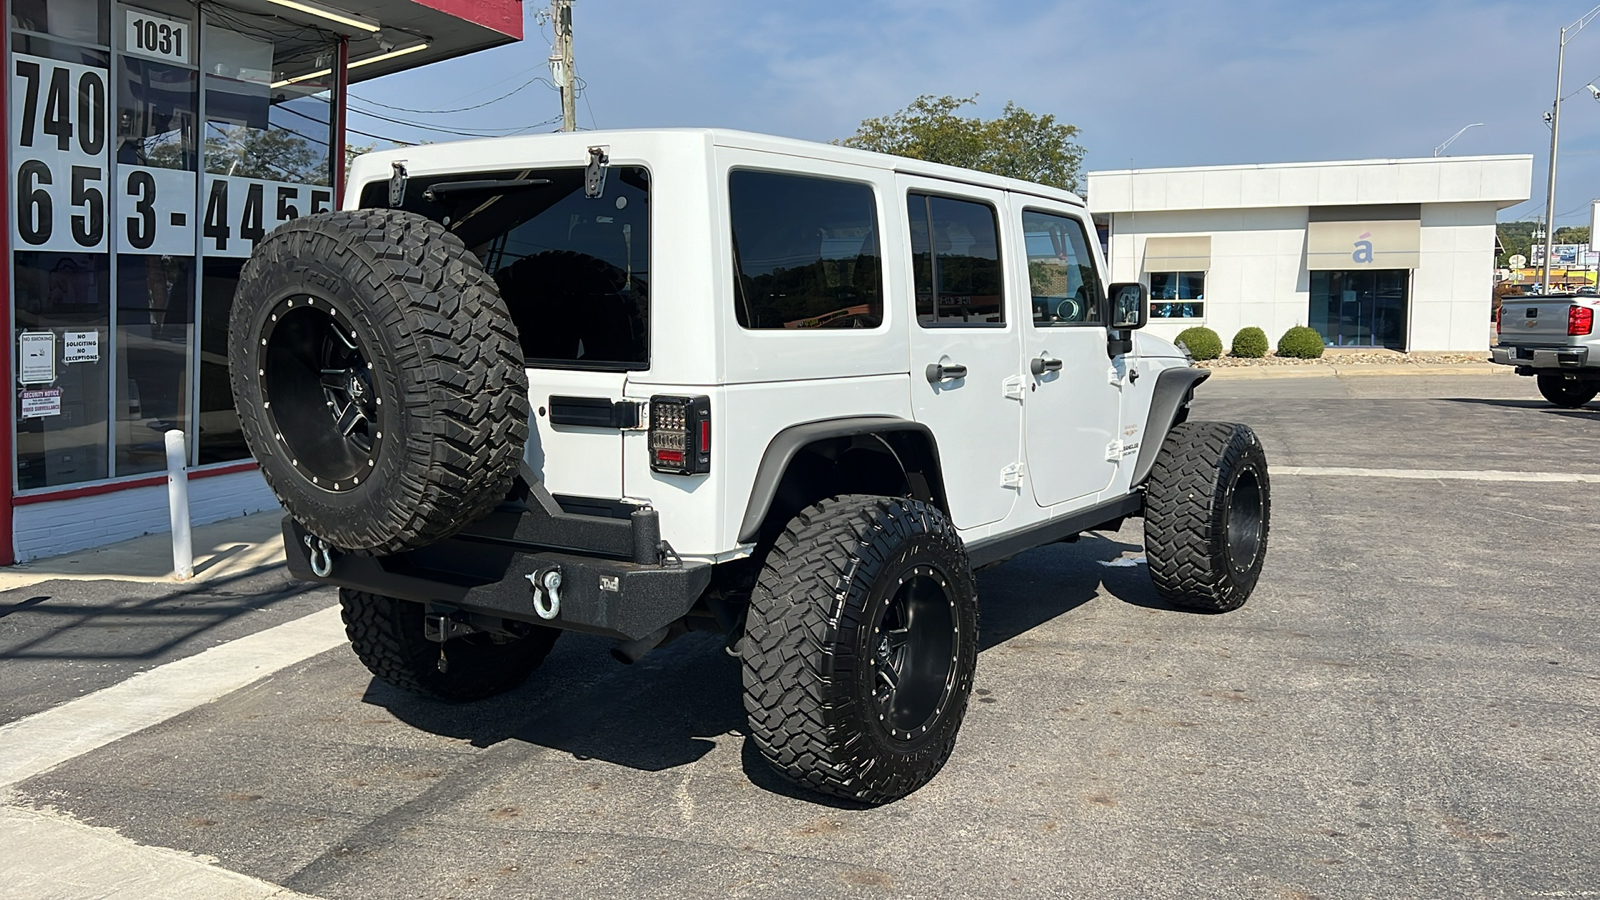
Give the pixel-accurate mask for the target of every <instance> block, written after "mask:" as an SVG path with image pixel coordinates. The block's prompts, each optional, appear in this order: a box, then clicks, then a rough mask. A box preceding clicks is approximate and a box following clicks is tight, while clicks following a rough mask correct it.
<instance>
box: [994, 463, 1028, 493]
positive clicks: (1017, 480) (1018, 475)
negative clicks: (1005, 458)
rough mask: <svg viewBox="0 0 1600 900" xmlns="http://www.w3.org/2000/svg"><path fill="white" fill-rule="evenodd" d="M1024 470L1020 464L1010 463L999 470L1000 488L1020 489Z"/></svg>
mask: <svg viewBox="0 0 1600 900" xmlns="http://www.w3.org/2000/svg"><path fill="white" fill-rule="evenodd" d="M1024 471H1025V469H1024V468H1023V465H1022V463H1019V462H1018V463H1012V464H1011V465H1009V466H1006V467H1005V468H1004V469H1001V470H1000V486H1001V487H1022V475H1023V472H1024Z"/></svg>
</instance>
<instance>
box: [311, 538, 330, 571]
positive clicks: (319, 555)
mask: <svg viewBox="0 0 1600 900" xmlns="http://www.w3.org/2000/svg"><path fill="white" fill-rule="evenodd" d="M305 544H306V550H307V553H308V555H309V556H310V557H311V574H313V575H315V576H317V577H318V578H327V577H328V576H329V575H332V574H333V548H332V547H330V546H328V542H327V541H325V540H323V539H322V538H319V537H313V536H311V535H309V534H308V535H306V538H305Z"/></svg>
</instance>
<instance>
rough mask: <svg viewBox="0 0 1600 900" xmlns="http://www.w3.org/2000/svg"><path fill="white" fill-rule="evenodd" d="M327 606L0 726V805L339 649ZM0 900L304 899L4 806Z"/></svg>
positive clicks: (61, 819) (339, 635)
mask: <svg viewBox="0 0 1600 900" xmlns="http://www.w3.org/2000/svg"><path fill="white" fill-rule="evenodd" d="M344 640H345V635H344V626H343V625H342V624H341V622H340V619H339V608H338V607H336V606H335V607H331V608H329V609H324V610H322V611H320V612H315V613H312V614H311V615H309V616H305V617H303V618H299V619H295V620H294V621H292V622H285V623H284V624H282V625H278V626H275V627H273V628H268V629H266V630H265V631H258V632H256V633H255V634H252V635H248V636H246V637H242V638H239V639H238V640H234V641H229V642H228V643H225V644H220V645H218V646H216V647H212V648H211V649H209V650H206V651H203V652H201V653H197V654H195V655H194V656H190V657H187V658H184V659H180V660H177V661H175V662H170V663H167V664H166V665H164V666H159V667H157V668H154V669H151V670H150V671H148V672H141V673H139V674H138V675H135V676H133V677H132V678H129V679H128V680H127V681H124V682H122V683H121V684H117V685H113V686H112V687H109V688H106V689H105V690H102V691H96V692H95V693H93V694H88V695H86V696H83V697H79V698H78V699H76V700H73V701H70V702H68V703H63V704H62V705H60V706H57V707H55V708H53V709H47V710H45V711H44V712H41V713H36V714H34V715H32V716H28V717H27V718H25V719H18V720H17V721H15V722H12V723H10V724H8V725H4V726H0V798H4V797H5V795H6V794H9V793H10V792H9V791H7V790H6V789H7V788H9V787H11V786H12V785H15V784H17V783H18V782H21V781H23V780H25V779H27V778H31V777H32V776H34V775H38V774H40V773H41V772H46V771H48V770H50V769H52V768H54V767H56V766H58V765H60V764H62V763H64V762H66V761H68V760H70V759H73V758H75V757H78V756H81V755H83V754H85V753H88V752H89V751H91V750H94V749H95V748H97V747H103V746H105V745H106V744H109V743H111V742H112V741H115V740H118V739H120V738H124V737H127V736H128V735H130V734H133V733H134V732H137V731H141V730H143V729H145V728H149V727H150V726H152V725H156V724H158V723H160V722H164V721H166V720H167V719H170V718H172V717H173V716H176V715H179V714H181V713H184V712H187V711H189V710H191V709H194V708H195V707H197V706H201V705H203V704H206V703H209V702H211V701H213V700H216V699H218V698H219V697H223V696H225V695H227V694H229V693H231V692H233V691H236V690H238V689H239V688H242V687H245V686H246V685H248V684H250V683H251V682H254V681H257V680H259V679H261V678H265V677H266V676H268V675H271V674H272V673H274V672H277V671H279V670H281V669H284V668H287V667H288V666H292V665H294V664H295V663H298V662H301V661H303V660H306V659H310V658H311V657H313V656H315V655H317V654H318V653H322V652H323V651H325V650H330V649H332V648H334V647H337V646H338V645H340V644H342V643H344ZM0 847H4V848H5V859H6V864H5V873H6V875H5V879H4V881H3V882H0V897H3V898H11V897H17V898H23V897H26V898H28V900H55V898H61V900H69V898H70V900H76V898H81V897H99V898H118V900H122V898H127V900H144V898H147V897H163V898H182V900H191V898H192V900H219V898H221V900H297V898H302V897H304V896H305V895H303V894H297V893H295V892H294V891H291V890H289V889H287V888H283V887H280V886H278V885H275V884H272V883H271V882H267V881H262V880H260V879H258V878H251V877H249V876H247V875H241V874H239V873H237V872H231V871H229V870H227V869H224V868H222V867H220V866H217V865H214V864H213V863H214V861H213V860H211V859H209V858H207V857H200V856H195V855H193V854H189V853H184V852H181V851H178V850H170V849H168V848H165V847H147V846H144V845H141V844H138V843H135V842H134V841H131V840H129V839H127V838H125V837H123V836H122V835H120V834H118V833H117V832H116V830H115V829H111V828H97V827H93V826H90V825H85V824H83V823H81V822H78V821H76V820H74V819H73V818H72V817H71V816H68V815H65V814H61V813H57V812H55V811H53V810H38V809H25V808H19V807H17V806H13V805H0Z"/></svg>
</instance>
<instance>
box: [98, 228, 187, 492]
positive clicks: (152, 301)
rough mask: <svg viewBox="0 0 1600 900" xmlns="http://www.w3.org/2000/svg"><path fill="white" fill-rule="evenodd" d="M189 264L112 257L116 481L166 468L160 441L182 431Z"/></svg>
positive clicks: (174, 259) (164, 258)
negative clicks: (119, 477)
mask: <svg viewBox="0 0 1600 900" xmlns="http://www.w3.org/2000/svg"><path fill="white" fill-rule="evenodd" d="M193 322H194V259H193V258H192V257H190V258H180V257H172V256H149V255H134V254H128V253H124V254H121V255H119V256H118V257H117V336H116V342H117V407H116V409H117V423H116V425H117V427H116V453H117V460H116V462H117V465H116V473H115V474H117V475H137V474H140V473H143V472H159V471H163V470H165V469H166V467H167V462H166V442H165V437H164V436H165V435H166V433H167V432H168V431H171V430H173V429H178V430H184V431H186V430H187V429H186V427H185V426H186V425H187V422H188V419H189V415H188V410H189V400H188V397H189V391H188V386H189V342H190V339H191V337H192V335H193V333H194V328H193Z"/></svg>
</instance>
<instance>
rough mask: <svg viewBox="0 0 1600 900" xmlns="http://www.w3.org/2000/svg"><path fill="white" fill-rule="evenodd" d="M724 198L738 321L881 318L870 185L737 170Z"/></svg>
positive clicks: (773, 323) (855, 322)
mask: <svg viewBox="0 0 1600 900" xmlns="http://www.w3.org/2000/svg"><path fill="white" fill-rule="evenodd" d="M728 201H729V205H730V206H731V207H732V221H733V259H734V268H735V271H734V310H735V314H736V316H737V318H738V320H739V324H740V325H742V326H744V327H745V328H876V327H877V326H878V325H879V324H881V323H882V322H883V265H882V259H881V255H882V254H881V252H880V250H879V249H878V212H877V204H876V203H875V202H874V200H873V193H872V188H871V186H869V185H865V184H856V183H853V182H847V181H831V180H828V179H824V178H808V177H804V176H800V175H782V174H778V173H776V172H754V171H748V170H740V171H735V172H732V173H730V174H729V175H728Z"/></svg>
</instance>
